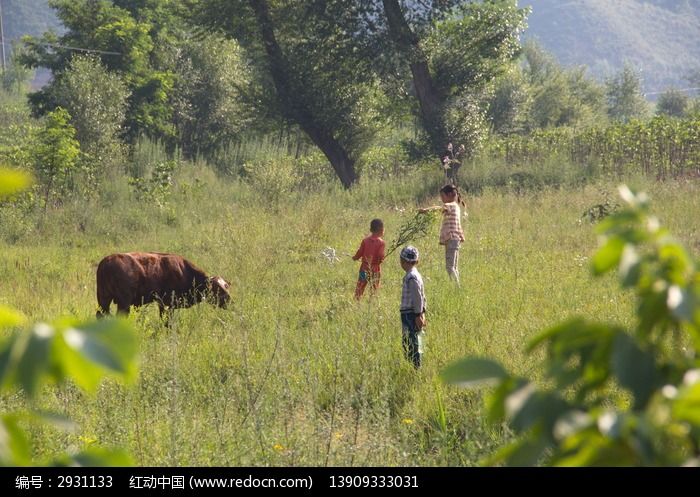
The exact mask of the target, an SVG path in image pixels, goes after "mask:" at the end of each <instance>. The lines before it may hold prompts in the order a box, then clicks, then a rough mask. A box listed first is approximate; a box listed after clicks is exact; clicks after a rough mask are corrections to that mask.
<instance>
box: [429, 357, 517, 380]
mask: <svg viewBox="0 0 700 497" xmlns="http://www.w3.org/2000/svg"><path fill="white" fill-rule="evenodd" d="M440 377H441V378H442V380H443V381H444V382H446V383H450V384H452V385H457V386H462V387H471V386H475V385H484V384H493V383H496V382H498V381H500V380H503V379H504V378H507V377H508V373H506V371H505V369H503V367H502V366H501V365H500V364H498V363H497V362H495V361H492V360H490V359H482V358H477V357H473V358H465V359H462V360H460V361H457V362H454V363H452V364H451V365H449V366H448V367H447V368H445V369H444V370H443V371H442V373H441V374H440Z"/></svg>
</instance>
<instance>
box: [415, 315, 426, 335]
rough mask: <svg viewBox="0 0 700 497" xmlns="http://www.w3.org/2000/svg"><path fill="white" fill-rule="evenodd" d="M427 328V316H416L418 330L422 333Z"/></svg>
mask: <svg viewBox="0 0 700 497" xmlns="http://www.w3.org/2000/svg"><path fill="white" fill-rule="evenodd" d="M423 328H425V314H418V315H417V316H416V329H417V330H418V331H421V330H422V329H423Z"/></svg>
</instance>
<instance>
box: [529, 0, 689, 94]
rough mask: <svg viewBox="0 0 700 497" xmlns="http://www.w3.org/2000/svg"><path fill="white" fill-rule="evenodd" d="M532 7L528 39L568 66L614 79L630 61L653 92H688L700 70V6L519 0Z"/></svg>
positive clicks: (681, 1) (642, 0)
mask: <svg viewBox="0 0 700 497" xmlns="http://www.w3.org/2000/svg"><path fill="white" fill-rule="evenodd" d="M518 4H519V5H520V6H521V7H523V6H528V5H529V6H531V7H532V13H531V14H530V17H529V20H528V25H529V28H528V30H527V31H526V33H525V37H526V38H534V39H537V40H538V41H539V42H540V43H541V44H542V45H543V46H544V48H545V49H547V50H548V51H550V52H552V53H553V54H554V55H555V56H556V57H557V59H558V60H559V61H560V62H561V63H562V64H565V65H587V66H588V67H589V68H590V69H591V71H592V73H593V74H595V75H596V76H598V77H605V76H608V75H610V74H612V73H614V72H616V71H617V70H619V68H620V67H622V65H623V64H624V63H625V62H626V61H627V62H630V63H632V65H633V66H634V67H635V68H637V69H638V70H641V72H642V78H643V80H644V89H645V91H647V92H655V91H659V90H663V89H664V88H666V87H669V86H672V85H673V86H676V87H683V88H685V87H687V86H688V84H689V83H688V81H687V80H686V79H685V78H686V76H687V75H688V73H689V72H690V71H691V70H693V69H696V70H697V69H700V0H518Z"/></svg>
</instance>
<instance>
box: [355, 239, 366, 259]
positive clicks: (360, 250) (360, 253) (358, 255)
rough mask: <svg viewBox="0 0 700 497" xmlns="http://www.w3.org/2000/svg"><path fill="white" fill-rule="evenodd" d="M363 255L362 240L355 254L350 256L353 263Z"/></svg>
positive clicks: (363, 242)
mask: <svg viewBox="0 0 700 497" xmlns="http://www.w3.org/2000/svg"><path fill="white" fill-rule="evenodd" d="M364 253H365V241H364V240H362V243H360V248H359V249H357V252H355V255H353V256H352V260H353V261H356V260H358V259H359V258H360V257H362V255H363V254H364Z"/></svg>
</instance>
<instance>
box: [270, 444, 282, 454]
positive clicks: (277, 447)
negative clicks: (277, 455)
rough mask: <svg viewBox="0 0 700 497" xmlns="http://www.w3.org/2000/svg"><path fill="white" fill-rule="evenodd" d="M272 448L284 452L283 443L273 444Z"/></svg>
mask: <svg viewBox="0 0 700 497" xmlns="http://www.w3.org/2000/svg"><path fill="white" fill-rule="evenodd" d="M272 448H273V449H274V450H275V451H277V452H284V451H285V447H284V445H282V444H279V443H276V444H275V445H273V446H272Z"/></svg>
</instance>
